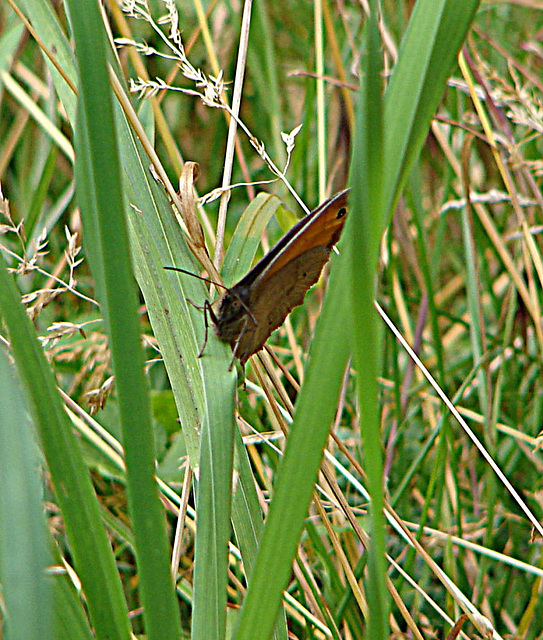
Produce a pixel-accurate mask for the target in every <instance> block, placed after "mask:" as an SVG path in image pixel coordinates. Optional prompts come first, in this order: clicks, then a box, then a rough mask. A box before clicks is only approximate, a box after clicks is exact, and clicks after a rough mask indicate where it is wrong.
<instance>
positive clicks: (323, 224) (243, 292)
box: [215, 190, 348, 364]
mask: <svg viewBox="0 0 543 640" xmlns="http://www.w3.org/2000/svg"><path fill="white" fill-rule="evenodd" d="M347 193H348V190H345V191H342V192H340V193H338V194H336V195H335V196H334V197H333V198H331V199H330V200H328V201H326V202H324V203H323V204H322V205H320V206H319V207H317V208H316V209H315V210H314V211H312V212H311V213H309V214H308V215H307V216H306V217H305V218H302V220H300V221H299V222H298V223H297V224H295V225H294V227H292V229H290V231H288V232H287V233H286V234H285V235H284V236H283V237H282V238H281V240H279V242H278V243H277V244H276V245H275V246H274V247H273V248H272V249H271V250H270V251H269V253H267V254H266V255H265V256H264V257H263V258H262V259H261V260H260V261H259V262H258V263H257V264H256V265H255V266H254V267H253V268H252V269H251V270H250V271H249V273H248V274H247V275H246V276H245V277H244V278H242V279H241V280H240V281H239V282H238V283H237V284H236V285H235V286H233V287H232V288H231V289H229V290H228V291H227V292H226V293H225V294H224V296H223V297H222V299H221V303H220V306H219V312H218V314H217V319H216V322H215V331H216V333H217V335H218V337H219V338H220V339H221V340H224V341H225V342H230V344H231V345H232V347H233V349H234V355H235V356H236V357H237V358H239V359H240V361H241V363H242V364H245V362H246V361H247V359H248V358H249V357H250V356H251V355H252V354H253V353H256V352H257V351H259V350H260V349H261V348H262V346H263V345H264V343H265V342H266V340H267V339H268V337H269V335H270V334H271V332H272V331H274V330H275V329H277V327H279V326H280V325H281V324H283V322H284V320H285V318H286V317H287V315H288V314H289V313H290V312H291V311H292V309H293V308H294V307H296V306H297V305H299V304H301V303H302V302H303V299H304V296H305V294H306V292H307V290H308V289H309V287H311V286H312V285H313V284H315V283H316V282H317V280H318V279H319V277H320V274H321V271H322V269H323V267H324V265H325V264H326V262H327V261H328V258H329V256H330V251H331V249H332V247H333V245H334V244H335V243H336V242H337V241H338V240H339V237H340V235H341V231H342V229H343V225H344V224H345V218H346V213H347Z"/></svg>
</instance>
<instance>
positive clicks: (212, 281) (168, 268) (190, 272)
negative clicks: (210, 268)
mask: <svg viewBox="0 0 543 640" xmlns="http://www.w3.org/2000/svg"><path fill="white" fill-rule="evenodd" d="M164 269H166V271H178V272H179V273H184V274H186V275H187V276H192V277H193V278H197V279H198V280H203V281H204V282H209V284H212V285H214V286H215V287H220V288H221V289H225V290H226V291H228V290H229V289H228V287H227V286H226V285H224V284H221V283H220V282H215V280H211V279H210V278H204V276H199V275H197V274H196V273H192V271H187V270H186V269H181V267H164Z"/></svg>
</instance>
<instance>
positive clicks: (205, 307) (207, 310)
mask: <svg viewBox="0 0 543 640" xmlns="http://www.w3.org/2000/svg"><path fill="white" fill-rule="evenodd" d="M185 300H186V301H187V302H188V303H189V304H191V305H192V306H193V307H194V308H195V309H199V310H200V311H203V312H204V327H205V332H204V343H203V344H202V348H201V349H200V352H199V353H198V358H201V357H202V356H203V355H204V351H205V348H206V345H207V334H208V331H209V321H208V314H209V315H210V316H211V319H212V320H213V321H215V320H216V316H215V312H214V311H213V309H212V308H211V304H210V302H209V300H206V301H205V302H204V304H203V305H202V306H200V305H198V304H196V303H195V302H193V301H192V300H191V299H190V298H185Z"/></svg>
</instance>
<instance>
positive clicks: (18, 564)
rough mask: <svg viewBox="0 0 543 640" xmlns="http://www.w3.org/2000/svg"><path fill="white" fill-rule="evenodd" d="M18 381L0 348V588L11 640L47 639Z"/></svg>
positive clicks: (39, 516) (31, 464)
mask: <svg viewBox="0 0 543 640" xmlns="http://www.w3.org/2000/svg"><path fill="white" fill-rule="evenodd" d="M25 408H26V403H25V402H24V399H23V393H22V389H21V386H20V384H19V380H18V379H17V375H16V372H15V370H14V368H13V366H12V365H11V364H10V363H9V361H8V358H7V356H6V353H5V352H4V351H3V350H0V522H1V523H2V526H1V527H0V584H2V595H3V598H4V601H5V607H6V612H7V620H6V623H7V629H8V631H9V637H10V638H11V639H12V640H38V639H43V640H52V639H53V637H54V635H53V633H52V625H51V622H52V598H51V590H50V588H48V587H49V585H48V584H47V580H46V575H45V568H46V566H47V565H48V564H49V563H50V557H49V553H48V551H47V543H46V528H45V519H44V517H43V512H42V506H41V502H40V494H41V488H40V484H39V479H38V473H37V469H38V456H37V448H36V446H35V442H34V437H33V436H34V434H33V433H32V429H31V427H30V424H29V419H28V414H27V413H26V411H25Z"/></svg>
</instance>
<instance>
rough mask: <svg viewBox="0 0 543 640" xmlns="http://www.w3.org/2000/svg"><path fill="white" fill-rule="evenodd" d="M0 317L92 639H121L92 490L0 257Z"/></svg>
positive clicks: (122, 612)
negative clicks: (60, 517)
mask: <svg viewBox="0 0 543 640" xmlns="http://www.w3.org/2000/svg"><path fill="white" fill-rule="evenodd" d="M0 315H2V317H3V319H4V322H5V324H6V327H7V328H8V331H9V335H10V342H11V347H12V352H13V356H14V358H15V362H16V364H17V369H18V371H19V375H20V378H21V382H22V383H23V385H24V388H25V391H26V395H27V398H28V402H29V405H30V407H31V411H32V415H33V417H34V421H35V424H36V426H37V429H38V431H39V435H40V441H41V445H42V448H43V451H44V454H45V459H46V461H47V467H48V469H49V471H50V473H51V477H52V480H53V483H54V485H55V488H56V497H57V500H58V503H59V506H60V509H61V511H62V515H63V519H64V522H65V525H66V533H67V535H68V540H69V542H70V548H71V551H72V554H73V558H74V564H75V569H76V571H77V573H78V576H79V578H80V580H81V583H82V586H83V590H84V592H85V596H86V600H87V604H88V608H89V612H90V615H91V619H92V623H93V626H94V629H95V633H96V637H97V638H112V639H114V638H118V639H119V640H126V638H128V634H129V626H128V621H127V611H126V604H125V601H124V596H123V592H122V588H121V583H120V580H119V575H118V573H117V569H116V567H115V562H114V559H113V554H112V552H111V547H110V544H109V540H108V538H107V535H106V532H105V529H104V527H103V525H102V523H101V519H100V509H99V507H98V502H97V500H96V496H95V493H94V489H93V487H92V484H91V481H90V477H89V474H88V471H87V469H86V467H85V464H84V462H83V459H82V456H81V453H80V449H79V444H78V442H77V439H76V438H75V436H74V435H73V433H72V429H71V424H70V422H69V420H68V417H67V415H66V413H65V411H64V407H63V405H62V402H61V400H60V396H59V394H58V391H57V388H56V384H55V381H54V378H53V375H52V373H51V369H50V367H49V364H48V363H47V361H46V359H45V356H44V354H43V351H42V349H41V347H40V346H39V344H38V341H37V338H36V333H35V331H34V329H33V327H32V326H31V324H30V320H29V319H28V317H27V315H26V313H25V310H24V309H23V306H22V305H21V303H20V300H19V293H18V291H17V289H16V287H15V284H14V282H13V278H12V277H11V276H10V275H9V274H8V272H7V269H6V265H5V262H4V260H3V258H2V259H1V261H0Z"/></svg>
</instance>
